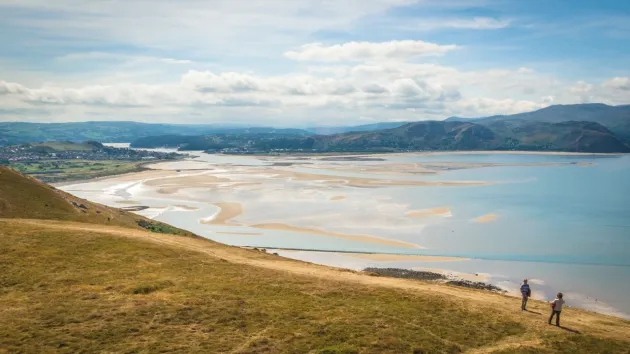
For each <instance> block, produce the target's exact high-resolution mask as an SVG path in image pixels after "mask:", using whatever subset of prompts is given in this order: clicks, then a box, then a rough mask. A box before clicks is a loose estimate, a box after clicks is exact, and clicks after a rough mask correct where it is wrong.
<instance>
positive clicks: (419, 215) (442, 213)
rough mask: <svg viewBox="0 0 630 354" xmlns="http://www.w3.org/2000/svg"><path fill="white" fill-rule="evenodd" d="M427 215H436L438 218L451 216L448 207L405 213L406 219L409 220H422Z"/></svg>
mask: <svg viewBox="0 0 630 354" xmlns="http://www.w3.org/2000/svg"><path fill="white" fill-rule="evenodd" d="M429 215H438V216H451V215H452V213H451V208H449V207H437V208H430V209H423V210H411V211H409V212H407V217H410V218H423V217H425V216H429Z"/></svg>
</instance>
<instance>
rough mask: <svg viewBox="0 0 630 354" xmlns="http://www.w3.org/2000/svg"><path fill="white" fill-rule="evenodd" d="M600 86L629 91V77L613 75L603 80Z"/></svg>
mask: <svg viewBox="0 0 630 354" xmlns="http://www.w3.org/2000/svg"><path fill="white" fill-rule="evenodd" d="M602 86H603V87H605V88H609V89H614V90H620V91H630V79H629V78H627V77H613V78H612V79H610V80H607V81H605V82H604V83H603V84H602Z"/></svg>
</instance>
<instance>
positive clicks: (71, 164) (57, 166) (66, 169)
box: [9, 160, 144, 183]
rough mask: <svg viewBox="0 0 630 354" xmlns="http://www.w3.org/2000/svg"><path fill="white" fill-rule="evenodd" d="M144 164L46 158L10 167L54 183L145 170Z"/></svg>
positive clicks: (138, 162) (10, 165) (13, 164)
mask: <svg viewBox="0 0 630 354" xmlns="http://www.w3.org/2000/svg"><path fill="white" fill-rule="evenodd" d="M143 164H144V162H141V161H120V160H103V161H87V160H45V161H37V162H17V163H11V164H9V167H11V168H13V169H16V170H18V171H20V172H22V173H26V174H29V175H32V176H34V177H36V178H38V179H40V180H42V181H45V182H50V183H54V182H62V181H70V180H82V179H91V178H97V177H104V176H110V175H117V174H122V173H129V172H139V171H142V170H144V168H143V167H142V165H143Z"/></svg>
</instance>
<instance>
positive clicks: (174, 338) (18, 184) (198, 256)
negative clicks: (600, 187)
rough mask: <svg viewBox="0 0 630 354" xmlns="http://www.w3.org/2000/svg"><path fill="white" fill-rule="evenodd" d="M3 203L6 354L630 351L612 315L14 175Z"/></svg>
mask: <svg viewBox="0 0 630 354" xmlns="http://www.w3.org/2000/svg"><path fill="white" fill-rule="evenodd" d="M0 198H1V199H0V200H2V204H0V205H1V208H0V267H1V269H2V272H0V352H1V353H14V352H24V353H42V352H68V353H71V352H136V353H154V352H186V353H215V352H217V353H219V352H220V353H226V352H229V353H348V354H349V353H461V352H465V353H490V352H494V353H504V354H505V353H604V352H606V353H629V350H628V348H630V342H629V339H628V336H627V334H628V333H629V332H630V322H628V321H624V320H621V319H619V318H615V317H610V316H604V315H599V314H595V313H590V312H586V311H580V310H575V309H571V308H568V309H565V310H564V311H563V323H564V326H565V327H561V328H556V327H551V326H547V325H546V323H545V318H544V315H543V313H545V314H546V313H547V311H548V304H546V303H542V302H537V301H531V305H530V308H531V311H530V312H522V311H520V310H518V308H519V305H520V300H519V299H516V298H511V297H507V296H504V295H500V294H496V293H491V292H484V291H480V290H473V289H462V288H456V287H451V286H448V285H441V284H436V283H429V282H423V281H415V280H408V279H394V278H387V277H381V276H375V275H370V274H366V273H363V272H354V271H348V270H341V269H336V268H331V267H325V266H318V265H314V264H310V263H303V262H299V261H293V260H289V259H284V258H281V257H278V256H275V255H270V254H267V253H265V252H260V251H257V250H247V249H240V248H236V247H229V246H225V245H221V244H218V243H215V242H212V241H209V240H206V239H203V238H200V237H184V236H178V235H172V234H161V233H153V232H148V231H146V230H143V229H142V228H140V227H138V226H137V225H136V222H135V221H136V219H135V216H134V215H130V214H128V213H125V212H120V211H118V210H116V209H112V208H107V207H104V206H100V205H97V204H94V203H88V202H85V201H81V200H78V199H76V198H74V197H72V196H70V195H68V194H65V193H62V192H59V191H57V190H55V189H53V188H51V187H49V186H46V185H44V184H41V183H39V182H37V181H35V180H33V179H31V178H29V177H26V176H24V175H21V174H18V173H16V172H14V171H11V170H9V169H6V168H0ZM73 201H74V202H77V203H78V202H82V203H83V204H85V207H87V209H84V208H83V207H80V206H79V207H77V206H75V205H74V204H73V203H72V202H73ZM79 209H80V210H79ZM82 210H85V211H86V212H84V211H82ZM97 211H101V212H100V213H98V212H97ZM109 213H112V214H117V213H119V214H120V215H115V216H116V217H115V218H113V219H109V220H108V219H106V218H105V216H106V215H108V214H109ZM26 218H28V219H26ZM538 311H541V312H538Z"/></svg>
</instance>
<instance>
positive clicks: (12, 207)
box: [0, 166, 191, 235]
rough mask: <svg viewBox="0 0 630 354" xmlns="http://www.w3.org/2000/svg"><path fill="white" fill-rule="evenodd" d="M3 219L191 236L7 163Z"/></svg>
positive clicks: (1, 170)
mask: <svg viewBox="0 0 630 354" xmlns="http://www.w3.org/2000/svg"><path fill="white" fill-rule="evenodd" d="M0 218H23V219H47V220H48V219H49V220H63V221H77V222H85V223H92V224H102V225H112V226H125V227H131V228H141V226H139V224H142V225H145V228H146V227H154V228H155V229H156V230H163V231H164V232H168V233H176V234H187V235H191V234H190V233H189V232H187V231H183V230H179V229H176V228H173V227H171V226H168V225H164V224H161V223H158V222H155V221H152V220H149V219H146V218H144V217H141V216H138V215H135V214H133V213H130V212H126V211H123V210H120V209H115V208H110V207H106V206H103V205H100V204H96V203H91V202H89V201H87V200H84V199H80V198H77V197H75V196H73V195H71V194H68V193H66V192H63V191H61V190H59V189H56V188H54V187H52V186H49V185H46V184H43V183H41V182H39V181H38V180H36V179H35V178H33V177H29V176H26V175H23V174H21V173H19V172H17V171H15V170H13V169H11V168H8V167H5V166H0ZM150 225H153V226H150Z"/></svg>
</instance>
